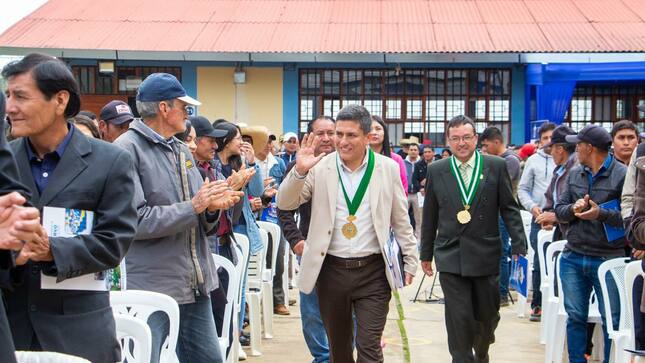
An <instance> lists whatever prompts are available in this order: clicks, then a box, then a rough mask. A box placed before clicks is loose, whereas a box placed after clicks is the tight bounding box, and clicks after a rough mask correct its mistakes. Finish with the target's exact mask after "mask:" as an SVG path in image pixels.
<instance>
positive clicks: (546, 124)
mask: <svg viewBox="0 0 645 363" xmlns="http://www.w3.org/2000/svg"><path fill="white" fill-rule="evenodd" d="M556 127H557V125H556V124H554V123H553V122H549V121H546V122H544V123H543V124H542V125H540V128H539V129H538V137H539V138H540V139H541V138H542V134H543V133H545V132H547V131H553V130H555V128H556Z"/></svg>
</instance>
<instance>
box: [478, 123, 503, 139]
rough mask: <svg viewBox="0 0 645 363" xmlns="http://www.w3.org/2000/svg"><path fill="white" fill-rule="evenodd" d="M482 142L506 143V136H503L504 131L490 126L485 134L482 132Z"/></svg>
mask: <svg viewBox="0 0 645 363" xmlns="http://www.w3.org/2000/svg"><path fill="white" fill-rule="evenodd" d="M480 139H481V140H489V141H493V140H499V141H501V142H504V136H502V131H501V130H500V129H498V128H497V127H495V126H489V127H487V128H486V129H485V130H484V132H482V136H480Z"/></svg>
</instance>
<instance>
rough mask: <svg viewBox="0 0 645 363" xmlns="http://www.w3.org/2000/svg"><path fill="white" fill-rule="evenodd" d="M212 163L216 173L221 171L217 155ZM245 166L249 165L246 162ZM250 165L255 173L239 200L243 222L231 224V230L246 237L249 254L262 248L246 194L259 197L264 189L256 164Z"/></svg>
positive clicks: (258, 230)
mask: <svg viewBox="0 0 645 363" xmlns="http://www.w3.org/2000/svg"><path fill="white" fill-rule="evenodd" d="M214 165H215V170H216V171H217V173H218V174H219V173H221V172H222V162H221V161H220V159H219V157H218V156H215V160H214ZM247 167H251V166H250V165H248V164H247ZM252 167H253V168H254V169H255V175H254V176H253V178H251V181H249V184H247V185H246V187H244V197H242V200H241V201H240V202H241V203H242V217H243V218H244V224H243V225H241V224H237V225H233V231H235V232H238V233H243V234H244V235H246V237H248V239H249V243H250V252H251V254H254V253H257V252H258V251H260V250H261V249H262V237H260V228H259V227H258V224H257V223H256V222H255V215H254V214H253V211H251V202H249V198H248V196H249V195H250V196H252V197H261V196H262V192H263V191H264V181H263V179H262V173H261V172H260V168H259V166H258V164H257V163H256V164H255V165H254V166H252ZM244 227H246V228H244Z"/></svg>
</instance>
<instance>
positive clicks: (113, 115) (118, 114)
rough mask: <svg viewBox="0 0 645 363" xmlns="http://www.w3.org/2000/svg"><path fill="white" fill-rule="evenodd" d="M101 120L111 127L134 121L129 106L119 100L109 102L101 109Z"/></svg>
mask: <svg viewBox="0 0 645 363" xmlns="http://www.w3.org/2000/svg"><path fill="white" fill-rule="evenodd" d="M100 118H101V120H103V121H105V122H109V123H111V124H113V125H122V124H124V123H126V122H130V121H132V120H133V119H134V115H133V114H132V110H131V109H130V106H129V105H128V104H127V103H125V102H123V101H119V100H114V101H110V102H109V103H108V104H107V105H105V106H103V108H102V109H101V115H100Z"/></svg>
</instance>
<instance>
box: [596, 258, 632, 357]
mask: <svg viewBox="0 0 645 363" xmlns="http://www.w3.org/2000/svg"><path fill="white" fill-rule="evenodd" d="M629 261H630V259H629V258H625V257H620V258H614V259H611V260H608V261H605V262H603V263H602V264H601V265H600V267H598V279H599V280H600V289H601V290H602V299H603V301H604V303H605V320H606V321H607V335H609V338H610V339H611V340H612V345H611V357H610V360H609V361H610V362H613V363H623V362H627V363H628V362H629V354H628V353H627V352H625V348H626V346H627V341H626V340H627V339H629V337H630V335H631V334H630V330H631V320H632V319H628V318H627V315H626V314H627V312H626V311H625V309H624V308H621V306H626V301H625V269H626V268H627V264H628V263H629ZM608 273H610V274H611V277H612V279H613V281H614V282H615V283H616V287H617V290H618V297H619V301H620V305H619V306H613V305H611V300H609V289H608V288H607V279H606V277H607V274H608ZM616 309H620V321H619V322H618V324H616V322H615V321H613V318H612V314H611V312H612V311H614V310H616ZM628 320H629V321H628ZM616 325H618V328H616V329H614V327H615V326H616Z"/></svg>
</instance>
